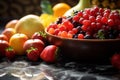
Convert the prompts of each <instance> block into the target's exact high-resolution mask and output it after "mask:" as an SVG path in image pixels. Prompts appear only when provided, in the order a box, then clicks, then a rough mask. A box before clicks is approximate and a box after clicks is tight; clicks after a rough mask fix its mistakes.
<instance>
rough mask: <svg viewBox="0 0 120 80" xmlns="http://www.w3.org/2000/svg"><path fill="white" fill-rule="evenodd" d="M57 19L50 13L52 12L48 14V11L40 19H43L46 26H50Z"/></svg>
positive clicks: (42, 21)
mask: <svg viewBox="0 0 120 80" xmlns="http://www.w3.org/2000/svg"><path fill="white" fill-rule="evenodd" d="M56 19H57V17H55V16H53V15H50V14H46V13H43V14H41V15H40V21H41V23H42V25H43V26H44V28H46V27H47V26H49V25H50V24H51V23H52V22H54V21H55V20H56Z"/></svg>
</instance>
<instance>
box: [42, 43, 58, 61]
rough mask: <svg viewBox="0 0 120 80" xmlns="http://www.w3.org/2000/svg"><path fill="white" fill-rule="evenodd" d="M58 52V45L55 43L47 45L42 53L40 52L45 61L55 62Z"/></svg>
mask: <svg viewBox="0 0 120 80" xmlns="http://www.w3.org/2000/svg"><path fill="white" fill-rule="evenodd" d="M57 53H58V47H57V46H55V45H48V46H46V47H45V48H44V49H43V51H42V53H41V54H40V58H41V59H42V60H44V61H45V62H50V63H52V62H55V60H56V54H57Z"/></svg>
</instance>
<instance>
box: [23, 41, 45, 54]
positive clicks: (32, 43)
mask: <svg viewBox="0 0 120 80" xmlns="http://www.w3.org/2000/svg"><path fill="white" fill-rule="evenodd" d="M31 47H33V48H37V49H38V51H39V53H41V52H42V50H43V49H44V47H45V44H44V43H43V41H41V40H40V39H28V40H27V41H25V43H24V45H23V48H24V50H25V51H26V50H28V49H30V48H31Z"/></svg>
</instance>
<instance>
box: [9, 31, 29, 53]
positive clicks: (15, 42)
mask: <svg viewBox="0 0 120 80" xmlns="http://www.w3.org/2000/svg"><path fill="white" fill-rule="evenodd" d="M27 40H28V37H27V36H26V35H25V34H22V33H16V34H14V35H13V36H12V37H11V38H10V40H9V45H10V46H11V47H12V48H13V49H14V50H15V52H16V55H24V54H25V50H24V49H23V45H24V43H25V41H27Z"/></svg>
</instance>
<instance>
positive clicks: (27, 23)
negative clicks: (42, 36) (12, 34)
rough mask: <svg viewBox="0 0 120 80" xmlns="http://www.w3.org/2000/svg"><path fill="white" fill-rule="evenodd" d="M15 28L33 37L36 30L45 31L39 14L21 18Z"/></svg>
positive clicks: (18, 31)
mask: <svg viewBox="0 0 120 80" xmlns="http://www.w3.org/2000/svg"><path fill="white" fill-rule="evenodd" d="M15 29H16V32H17V33H23V34H25V35H27V36H28V37H29V38H31V36H32V35H33V34H34V33H35V32H37V31H44V26H43V25H42V23H41V20H40V18H39V16H37V15H32V14H29V15H26V16H24V17H22V18H21V19H19V21H18V23H17V24H16V26H15Z"/></svg>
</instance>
